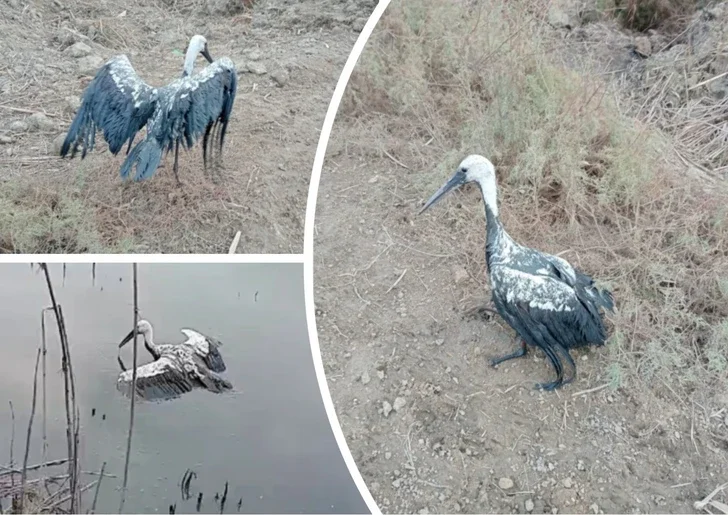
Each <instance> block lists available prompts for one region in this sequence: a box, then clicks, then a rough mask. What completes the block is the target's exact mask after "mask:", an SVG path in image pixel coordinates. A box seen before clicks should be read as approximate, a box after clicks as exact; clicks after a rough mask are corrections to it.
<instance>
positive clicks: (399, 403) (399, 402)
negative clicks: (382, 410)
mask: <svg viewBox="0 0 728 515" xmlns="http://www.w3.org/2000/svg"><path fill="white" fill-rule="evenodd" d="M405 404H407V401H406V400H405V399H404V397H397V398H396V399H394V405H393V406H392V407H393V408H394V411H399V410H401V409H402V408H404V405H405Z"/></svg>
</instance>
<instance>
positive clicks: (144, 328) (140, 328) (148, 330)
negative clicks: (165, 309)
mask: <svg viewBox="0 0 728 515" xmlns="http://www.w3.org/2000/svg"><path fill="white" fill-rule="evenodd" d="M136 332H137V333H139V334H141V335H143V336H144V339H145V340H148V339H150V336H151V334H152V324H150V323H149V322H147V321H146V320H139V322H137V326H136ZM132 338H134V329H132V330H131V331H129V334H127V335H126V336H125V337H124V339H123V340H121V343H120V344H119V348H120V349H121V348H122V347H123V346H124V345H126V344H127V343H129V341H130V340H131V339H132Z"/></svg>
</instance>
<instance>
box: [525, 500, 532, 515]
mask: <svg viewBox="0 0 728 515" xmlns="http://www.w3.org/2000/svg"><path fill="white" fill-rule="evenodd" d="M524 508H526V511H527V512H528V513H531V512H532V511H533V508H534V505H533V501H532V500H531V499H526V502H525V503H524Z"/></svg>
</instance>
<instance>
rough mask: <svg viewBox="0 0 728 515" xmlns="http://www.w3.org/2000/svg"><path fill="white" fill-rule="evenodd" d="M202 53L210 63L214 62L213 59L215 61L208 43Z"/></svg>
mask: <svg viewBox="0 0 728 515" xmlns="http://www.w3.org/2000/svg"><path fill="white" fill-rule="evenodd" d="M200 53H201V54H202V57H204V58H205V59H207V62H208V63H212V61H214V59H213V58H212V56H211V55H210V52H209V51H208V50H207V45H205V48H203V49H202V52H200Z"/></svg>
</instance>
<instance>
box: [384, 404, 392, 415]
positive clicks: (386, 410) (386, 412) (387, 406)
mask: <svg viewBox="0 0 728 515" xmlns="http://www.w3.org/2000/svg"><path fill="white" fill-rule="evenodd" d="M391 412H392V405H391V404H389V402H387V401H384V402H383V403H382V415H384V416H385V417H388V416H389V414H390V413H391Z"/></svg>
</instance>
